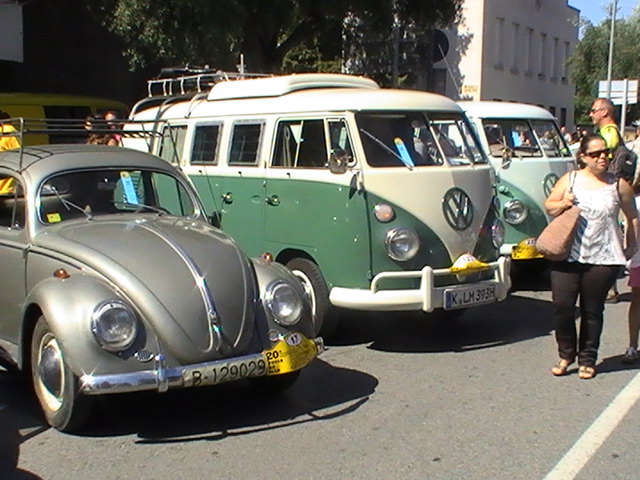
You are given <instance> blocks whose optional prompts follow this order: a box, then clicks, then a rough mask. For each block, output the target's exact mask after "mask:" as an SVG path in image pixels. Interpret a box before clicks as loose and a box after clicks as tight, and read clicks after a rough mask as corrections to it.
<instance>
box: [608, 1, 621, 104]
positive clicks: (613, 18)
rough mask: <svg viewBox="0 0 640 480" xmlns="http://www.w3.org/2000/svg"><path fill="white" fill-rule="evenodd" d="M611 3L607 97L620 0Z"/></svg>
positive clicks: (609, 95) (609, 92)
mask: <svg viewBox="0 0 640 480" xmlns="http://www.w3.org/2000/svg"><path fill="white" fill-rule="evenodd" d="M610 5H611V29H610V32H609V63H608V66H607V98H609V99H610V98H611V75H612V70H613V34H614V32H615V28H616V12H617V11H618V0H613V2H612V3H611V4H610Z"/></svg>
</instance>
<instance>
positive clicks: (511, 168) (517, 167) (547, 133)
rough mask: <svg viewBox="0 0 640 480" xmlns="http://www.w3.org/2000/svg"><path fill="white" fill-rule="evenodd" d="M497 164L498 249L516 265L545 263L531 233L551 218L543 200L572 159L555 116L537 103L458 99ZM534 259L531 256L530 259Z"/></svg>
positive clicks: (545, 224) (573, 161)
mask: <svg viewBox="0 0 640 480" xmlns="http://www.w3.org/2000/svg"><path fill="white" fill-rule="evenodd" d="M459 105H460V106H461V107H462V109H463V110H464V111H465V112H466V114H467V116H468V117H469V120H470V121H471V122H472V123H473V125H474V127H475V128H476V131H477V133H478V137H479V138H480V143H481V144H482V147H483V149H484V151H485V152H486V153H487V155H488V156H489V160H490V161H491V164H492V165H493V166H494V168H495V170H496V175H497V179H498V183H497V185H498V198H499V201H500V216H501V218H502V219H503V220H504V223H505V224H506V228H505V242H504V245H502V249H501V253H502V254H503V255H511V257H512V259H513V260H515V261H519V262H518V263H514V268H516V267H517V266H518V265H528V266H532V265H533V266H535V265H537V266H538V267H541V268H542V267H544V266H545V265H544V263H543V262H542V261H541V260H542V255H540V253H539V252H538V251H537V250H536V248H535V239H536V238H537V236H538V235H539V234H540V232H541V231H542V230H543V229H544V227H546V226H547V224H548V223H549V220H550V217H549V216H548V215H547V214H546V212H545V209H544V201H545V200H546V198H547V196H548V195H549V193H550V192H551V189H552V188H553V186H554V185H555V183H556V181H558V178H560V177H561V176H562V175H563V174H565V173H566V172H567V171H569V170H571V169H573V168H575V159H574V157H573V155H572V154H571V152H570V151H569V147H568V145H567V144H566V142H565V140H564V138H563V137H562V135H561V134H560V129H559V128H558V125H557V123H556V121H555V118H554V117H553V115H551V113H549V111H547V110H545V109H543V108H540V107H537V106H535V105H527V104H523V103H510V102H488V101H487V102H459ZM532 261H533V262H532Z"/></svg>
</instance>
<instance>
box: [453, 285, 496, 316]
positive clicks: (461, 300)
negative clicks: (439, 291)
mask: <svg viewBox="0 0 640 480" xmlns="http://www.w3.org/2000/svg"><path fill="white" fill-rule="evenodd" d="M495 300H496V286H495V285H472V286H469V287H461V288H456V289H448V290H445V291H444V308H445V310H450V309H454V308H464V307H468V306H469V305H478V304H481V303H489V302H494V301H495Z"/></svg>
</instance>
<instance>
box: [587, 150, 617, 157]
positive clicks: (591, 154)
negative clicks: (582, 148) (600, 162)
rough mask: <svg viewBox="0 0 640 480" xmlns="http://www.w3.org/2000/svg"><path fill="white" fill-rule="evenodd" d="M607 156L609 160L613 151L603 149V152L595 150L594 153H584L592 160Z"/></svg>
mask: <svg viewBox="0 0 640 480" xmlns="http://www.w3.org/2000/svg"><path fill="white" fill-rule="evenodd" d="M603 153H604V154H605V155H606V156H607V158H608V157H609V154H610V153H611V149H609V148H603V149H602V150H594V151H593V152H584V154H585V155H586V156H587V157H591V158H598V157H599V156H600V155H602V154H603Z"/></svg>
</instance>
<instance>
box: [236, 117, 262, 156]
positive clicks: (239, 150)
mask: <svg viewBox="0 0 640 480" xmlns="http://www.w3.org/2000/svg"><path fill="white" fill-rule="evenodd" d="M261 136H262V123H237V124H235V125H234V126H233V132H232V134H231V150H230V152H229V165H246V166H251V165H257V163H258V150H259V147H260V137H261Z"/></svg>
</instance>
